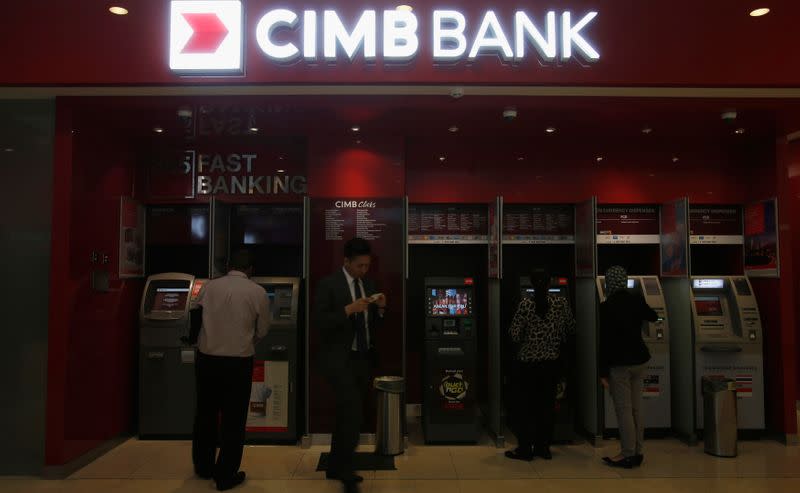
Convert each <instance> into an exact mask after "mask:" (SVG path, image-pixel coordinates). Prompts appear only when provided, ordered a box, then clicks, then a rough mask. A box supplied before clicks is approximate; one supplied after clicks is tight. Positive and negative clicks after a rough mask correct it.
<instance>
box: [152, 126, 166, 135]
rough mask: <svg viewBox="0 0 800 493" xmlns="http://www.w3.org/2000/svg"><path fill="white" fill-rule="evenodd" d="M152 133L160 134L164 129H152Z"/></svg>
mask: <svg viewBox="0 0 800 493" xmlns="http://www.w3.org/2000/svg"><path fill="white" fill-rule="evenodd" d="M153 132H155V133H157V134H160V133H163V132H164V129H163V128H161V127H153Z"/></svg>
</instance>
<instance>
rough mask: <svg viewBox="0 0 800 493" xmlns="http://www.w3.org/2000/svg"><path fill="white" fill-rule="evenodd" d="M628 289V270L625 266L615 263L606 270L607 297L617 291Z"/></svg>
mask: <svg viewBox="0 0 800 493" xmlns="http://www.w3.org/2000/svg"><path fill="white" fill-rule="evenodd" d="M626 289H628V271H626V270H625V267H621V266H619V265H614V266H611V267H609V268H608V270H607V271H606V297H609V296H611V295H612V294H614V293H616V292H617V291H624V290H626Z"/></svg>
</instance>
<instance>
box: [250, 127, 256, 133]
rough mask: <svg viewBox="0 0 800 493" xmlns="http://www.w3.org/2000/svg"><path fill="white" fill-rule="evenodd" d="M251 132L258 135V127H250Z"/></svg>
mask: <svg viewBox="0 0 800 493" xmlns="http://www.w3.org/2000/svg"><path fill="white" fill-rule="evenodd" d="M250 131H251V132H253V133H256V132H258V127H250Z"/></svg>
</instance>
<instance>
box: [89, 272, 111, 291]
mask: <svg viewBox="0 0 800 493" xmlns="http://www.w3.org/2000/svg"><path fill="white" fill-rule="evenodd" d="M91 285H92V290H93V291H98V292H100V293H107V292H109V291H110V290H111V288H110V274H109V272H108V270H106V269H93V270H92V273H91Z"/></svg>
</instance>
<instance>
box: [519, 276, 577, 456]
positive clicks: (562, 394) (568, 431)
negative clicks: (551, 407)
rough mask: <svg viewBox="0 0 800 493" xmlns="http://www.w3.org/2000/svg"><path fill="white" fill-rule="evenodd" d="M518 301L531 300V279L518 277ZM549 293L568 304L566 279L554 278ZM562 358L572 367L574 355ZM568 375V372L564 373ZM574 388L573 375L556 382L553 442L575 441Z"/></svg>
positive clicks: (565, 375) (567, 282) (565, 376)
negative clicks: (564, 299) (563, 299)
mask: <svg viewBox="0 0 800 493" xmlns="http://www.w3.org/2000/svg"><path fill="white" fill-rule="evenodd" d="M519 288H520V299H522V298H533V296H534V295H535V294H536V290H535V289H534V288H533V286H531V278H530V277H529V276H520V278H519ZM548 291H549V292H550V293H552V294H555V295H556V296H560V297H563V298H566V299H567V303H569V304H570V306H571V305H572V303H570V302H569V299H570V294H569V280H568V279H567V278H566V277H554V278H553V279H552V280H551V281H550V289H549V290H548ZM561 357H562V358H572V360H571V361H570V360H567V361H566V363H567V365H566V366H567V367H572V366H574V365H573V363H574V354H573V355H563V354H562V356H561ZM565 373H569V372H565ZM575 388H577V386H576V383H575V378H574V375H571V374H564V375H561V377H560V378H559V381H558V388H557V390H556V415H555V426H554V427H553V441H555V442H570V441H572V440H574V439H575V415H574V411H575V410H574V407H573V406H574V402H573V398H572V397H571V396H572V394H573V392H574V390H575Z"/></svg>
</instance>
